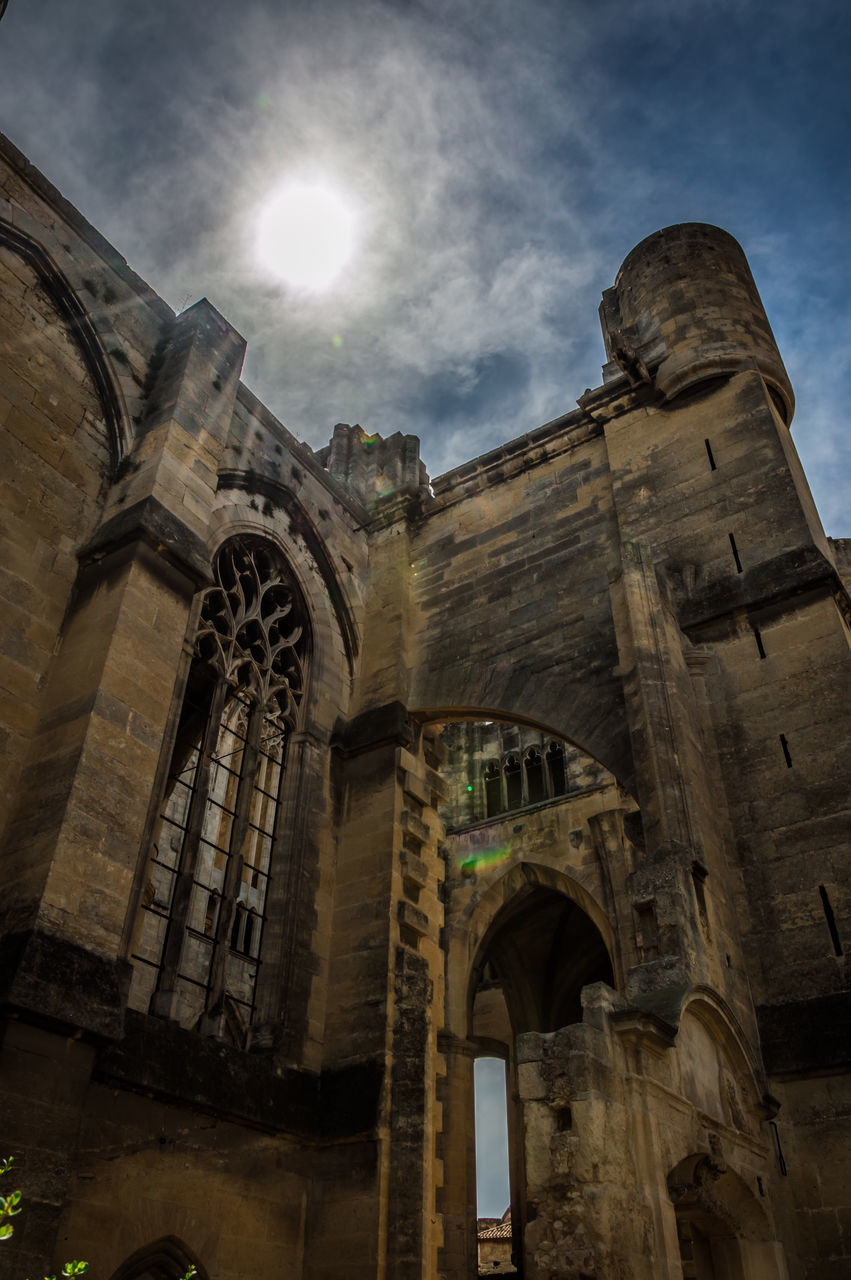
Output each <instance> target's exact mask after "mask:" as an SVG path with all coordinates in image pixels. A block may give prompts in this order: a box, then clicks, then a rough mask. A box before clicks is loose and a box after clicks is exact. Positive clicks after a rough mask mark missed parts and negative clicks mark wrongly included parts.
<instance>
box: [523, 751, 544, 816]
mask: <svg viewBox="0 0 851 1280" xmlns="http://www.w3.org/2000/svg"><path fill="white" fill-rule="evenodd" d="M524 764H525V766H526V794H527V795H528V797H529V803H530V804H540V803H541V801H542V800H546V798H547V796H546V791H545V790H544V762H543V760H542V759H541V753H540V751H536V750H535V748H534V747H532V748H531V749H530V750H529V753H528V754H527V756H526V759H525V761H524Z"/></svg>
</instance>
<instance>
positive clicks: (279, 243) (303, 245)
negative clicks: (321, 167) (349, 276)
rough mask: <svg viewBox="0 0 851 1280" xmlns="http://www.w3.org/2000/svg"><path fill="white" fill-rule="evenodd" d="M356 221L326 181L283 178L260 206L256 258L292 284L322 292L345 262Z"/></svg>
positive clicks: (265, 267)
mask: <svg viewBox="0 0 851 1280" xmlns="http://www.w3.org/2000/svg"><path fill="white" fill-rule="evenodd" d="M355 225H356V217H355V212H354V209H353V207H352V205H351V203H350V202H349V201H347V200H346V198H345V197H344V196H343V195H342V194H341V192H340V191H338V190H337V189H336V188H335V187H334V186H332V185H331V184H330V183H328V182H320V181H313V182H309V181H297V180H291V181H288V182H285V183H284V184H283V185H282V186H280V187H278V188H277V189H276V190H275V191H273V192H272V193H271V195H270V196H269V197H268V199H267V200H266V201H265V203H264V204H263V205H262V206H261V208H260V212H259V215H258V218H257V238H256V241H255V252H256V257H257V261H258V263H259V265H260V266H261V268H263V269H264V270H265V271H268V272H271V273H272V274H273V275H275V276H277V277H279V278H280V279H281V280H283V281H285V282H286V283H287V284H288V285H291V286H292V287H294V288H299V289H306V290H310V291H312V292H317V293H318V292H321V291H323V290H325V289H328V288H330V286H331V285H332V284H334V282H335V281H336V280H337V279H338V277H339V276H340V274H341V272H342V270H343V268H344V267H345V265H346V263H347V262H348V261H349V260H350V258H351V256H352V252H353V250H354V244H355Z"/></svg>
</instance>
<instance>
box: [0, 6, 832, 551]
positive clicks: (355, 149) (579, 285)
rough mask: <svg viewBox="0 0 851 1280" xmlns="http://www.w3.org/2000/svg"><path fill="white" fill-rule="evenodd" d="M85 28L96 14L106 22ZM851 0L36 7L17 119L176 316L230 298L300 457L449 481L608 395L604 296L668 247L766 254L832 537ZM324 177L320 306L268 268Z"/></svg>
mask: <svg viewBox="0 0 851 1280" xmlns="http://www.w3.org/2000/svg"><path fill="white" fill-rule="evenodd" d="M83 14H85V20H83V21H81V17H82V15H83ZM849 15H851V9H849V7H848V6H847V5H846V4H845V3H839V2H838V0H810V2H809V3H808V4H806V5H802V4H798V3H796V4H792V3H788V2H787V0H775V2H774V3H767V2H764V0H644V2H638V0H632V2H628V0H525V2H523V3H521V2H520V0H420V2H419V3H416V2H414V0H409V2H407V3H401V2H400V3H390V2H389V0H385V2H384V3H374V2H367V3H361V2H358V0H348V2H347V3H341V2H340V0H310V3H301V2H300V0H297V2H294V3H286V2H282V0H243V2H242V3H241V4H240V5H239V6H235V5H233V4H230V3H228V4H225V3H224V0H206V2H205V4H203V5H201V4H198V3H197V2H196V0H151V2H150V3H148V4H146V5H139V4H137V3H130V0H80V2H79V3H78V4H76V5H74V6H69V5H68V4H67V3H65V2H64V0H11V2H10V4H9V7H8V9H7V11H6V14H5V17H4V18H3V20H2V26H0V126H2V128H3V130H4V131H5V132H6V133H7V134H8V135H9V136H10V137H11V138H12V140H13V141H14V142H15V143H16V144H17V145H18V146H19V147H20V148H21V149H22V150H23V151H24V152H25V153H26V154H27V155H28V156H29V158H30V159H31V160H32V162H33V163H34V164H36V165H37V166H38V167H39V168H40V169H42V171H43V172H44V173H45V174H46V175H47V176H48V177H49V178H50V179H51V180H52V181H53V182H54V183H55V184H56V185H57V186H58V187H59V189H60V190H61V191H62V192H63V194H64V195H66V196H67V197H68V198H69V199H70V200H71V201H72V202H73V203H75V204H76V205H77V206H78V208H80V209H81V211H82V212H83V213H84V214H85V215H86V216H87V217H88V218H89V219H90V220H91V221H92V222H93V223H94V224H95V226H97V227H98V229H99V230H100V231H102V232H103V233H104V234H105V235H106V236H107V237H108V238H109V239H110V240H111V241H112V242H113V243H114V244H115V246H116V247H117V248H118V249H119V251H120V252H121V253H122V254H124V256H125V257H126V258H127V259H128V261H129V262H130V264H131V265H132V266H133V267H134V268H135V269H136V270H137V271H138V272H139V273H140V274H141V275H142V276H143V277H144V278H145V279H147V280H148V281H149V282H150V283H151V284H152V285H153V286H154V288H156V289H157V290H158V291H159V292H160V293H161V294H162V295H163V296H164V297H165V298H166V300H167V301H168V302H170V303H171V304H172V305H173V306H175V307H176V308H182V307H183V306H185V305H187V304H188V303H190V302H192V301H194V300H195V299H196V298H198V297H200V296H204V295H206V296H207V297H209V298H210V300H211V301H212V302H213V303H214V304H215V305H216V306H217V307H219V309H220V310H221V311H223V312H224V314H225V315H226V316H227V317H228V319H229V320H230V321H231V322H232V323H233V324H234V325H235V326H236V327H237V328H238V329H239V330H240V332H242V333H243V334H244V335H245V337H246V338H247V339H248V342H249V354H248V358H247V362H246V367H245V374H244V376H245V380H246V382H247V383H248V384H249V386H251V387H252V389H253V390H254V391H255V392H257V394H258V395H260V396H261V398H262V399H263V400H265V401H266V402H267V403H268V404H269V406H270V408H272V410H273V411H274V412H275V413H276V414H277V416H278V417H280V418H281V420H282V421H283V422H285V423H286V425H287V426H288V427H289V428H290V429H291V430H292V431H293V432H294V433H295V434H296V435H298V436H299V437H300V438H301V439H304V440H306V441H307V442H308V443H309V444H311V445H312V446H314V447H319V446H321V445H322V444H324V443H325V442H326V441H327V439H328V437H329V435H330V430H331V428H332V426H333V424H334V423H335V422H337V421H346V422H355V421H359V422H360V423H361V424H362V425H364V426H365V427H367V428H369V429H371V430H377V431H380V432H381V433H382V434H384V435H386V434H390V433H391V432H393V431H395V430H403V431H411V432H414V433H416V434H417V435H419V436H420V438H421V441H422V454H423V457H424V459H425V462H426V465H427V467H428V469H429V471H430V473H431V474H432V475H437V474H439V473H440V472H441V471H444V470H446V469H447V468H449V467H451V466H454V465H456V464H458V463H460V462H463V461H465V460H466V459H468V458H471V457H474V456H476V455H477V454H479V453H481V452H483V451H485V450H487V449H489V448H492V447H494V446H495V445H497V444H499V443H501V442H503V441H505V440H507V439H510V438H512V437H513V436H515V435H517V434H519V433H521V432H523V431H526V430H529V429H531V428H533V427H535V426H537V425H539V424H540V423H542V422H544V421H546V420H548V419H550V418H552V417H555V416H556V415H558V414H560V413H563V412H565V411H567V410H569V409H570V408H572V407H573V405H574V403H575V400H576V397H577V396H579V395H581V393H582V392H583V391H584V389H585V388H586V387H588V386H596V385H598V384H599V382H600V366H601V364H602V361H603V347H602V341H601V338H600V333H599V325H598V321H597V314H596V310H597V305H598V302H599V298H600V294H601V292H602V290H603V289H604V288H606V287H607V286H608V285H610V284H611V283H612V281H613V279H614V276H615V272H616V271H617V268H618V266H619V265H620V263H621V261H622V260H623V258H624V257H625V255H626V254H627V253H628V251H629V250H630V249H631V248H632V247H633V246H634V245H635V244H637V243H638V241H639V240H641V239H642V238H643V237H644V236H645V235H648V234H649V233H650V232H652V231H654V230H656V229H657V228H659V227H662V226H667V225H670V224H671V223H674V222H682V221H707V222H714V223H717V224H718V225H720V226H723V227H725V228H726V229H727V230H729V231H731V232H732V233H733V235H735V236H736V237H737V238H738V239H739V240H740V242H741V243H742V245H743V247H744V248H745V251H746V253H747V254H748V257H749V259H750V262H751V266H752V269H753V271H754V275H755V276H756V280H757V284H758V286H759V288H760V290H761V292H762V296H763V300H764V302H765V305H766V309H767V311H768V315H769V319H770V320H771V322H772V325H773V327H774V330H775V334H776V336H777V339H778V343H779V345H780V348H781V351H782V354H783V356H784V359H785V360H786V363H787V367H788V369H789V372H790V376H791V378H792V382H793V384H794V386H795V390H796V393H797V398H798V412H797V415H796V420H795V424H794V429H793V434H794V438H795V440H796V443H797V445H798V448H799V450H800V451H801V453H802V455H803V457H804V462H805V466H806V467H807V470H808V473H809V475H810V479H811V482H812V484H813V488H814V491H815V493H816V497H817V501H818V503H819V506H820V508H821V511H822V515H823V518H824V521H825V524H826V527H827V530H828V532H829V533H832V534H834V536H842V535H848V534H849V533H851V519H849V516H848V514H847V503H846V502H845V500H844V489H843V485H842V478H843V476H844V474H847V470H848V463H849V453H851V444H849V439H848V433H847V430H846V429H845V425H844V419H845V403H844V395H843V390H842V389H843V384H844V381H845V378H846V377H847V374H848V366H849V353H848V347H849V343H848V328H849V325H848V320H849V302H848V296H849V294H848V289H847V287H846V274H847V269H848V264H849V254H848V225H849V217H848V203H849V201H848V195H849V147H848V136H849V116H851V105H849V104H851V95H849V93H848V90H847V85H848V84H849V83H851V55H850V54H849V47H851V46H850V45H849V28H851V16H849ZM305 170H310V171H312V172H321V173H323V174H326V175H328V176H329V177H330V178H331V179H332V180H333V181H334V182H335V183H336V184H337V185H338V186H339V187H341V188H342V189H343V190H344V191H346V192H348V193H350V195H351V198H352V199H353V201H354V202H355V203H356V206H357V208H358V210H359V216H360V225H361V238H360V246H359V251H358V252H357V254H356V255H355V257H354V259H353V261H352V263H351V265H350V268H349V269H348V270H347V271H346V272H345V273H344V275H343V276H342V277H341V279H340V281H339V282H338V284H337V286H336V288H335V289H333V290H332V291H330V292H329V293H327V294H325V295H321V296H310V295H306V294H304V293H303V292H302V293H299V292H297V291H292V290H287V289H286V287H284V286H282V285H281V284H279V283H276V282H274V281H271V280H270V279H269V278H268V276H266V275H264V274H263V273H262V272H261V271H260V270H259V269H258V267H257V265H256V263H255V261H254V259H253V257H252V251H251V250H252V239H251V232H252V227H253V225H254V220H255V217H256V210H257V208H258V206H259V205H260V203H261V202H262V200H263V198H264V196H265V195H266V194H268V192H269V191H270V190H271V188H272V187H274V186H275V185H276V183H277V182H278V181H279V180H280V179H281V178H282V177H284V176H286V175H287V174H288V173H291V172H296V171H299V172H303V171H305Z"/></svg>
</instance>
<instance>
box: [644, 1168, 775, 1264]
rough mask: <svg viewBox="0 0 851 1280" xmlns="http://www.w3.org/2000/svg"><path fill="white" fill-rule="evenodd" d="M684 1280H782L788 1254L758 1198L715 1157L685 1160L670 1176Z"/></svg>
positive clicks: (669, 1189)
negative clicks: (773, 1230) (777, 1238)
mask: <svg viewBox="0 0 851 1280" xmlns="http://www.w3.org/2000/svg"><path fill="white" fill-rule="evenodd" d="M668 1194H669V1195H670V1197H671V1203H672V1204H673V1206H674V1212H675V1214H676V1220H677V1242H678V1244H679V1250H680V1263H681V1265H682V1269H683V1280H777V1277H780V1276H785V1275H786V1267H785V1263H784V1260H783V1251H782V1248H781V1246H780V1244H779V1243H778V1242H777V1241H774V1240H772V1239H771V1235H772V1232H771V1230H770V1228H769V1224H768V1219H767V1217H766V1214H765V1212H764V1211H763V1209H762V1207H761V1205H760V1204H759V1202H758V1200H757V1198H756V1196H755V1195H754V1193H753V1192H752V1191H751V1190H750V1188H749V1187H748V1186H747V1184H746V1183H745V1182H744V1181H743V1180H742V1179H741V1178H740V1177H739V1176H738V1175H737V1174H736V1173H734V1172H733V1171H732V1170H731V1169H728V1168H726V1167H725V1165H724V1164H723V1163H721V1162H719V1161H718V1160H716V1159H714V1158H713V1157H712V1156H709V1155H706V1154H695V1155H691V1156H687V1157H686V1159H685V1160H681V1161H680V1163H679V1164H678V1165H677V1166H676V1168H675V1169H673V1170H672V1172H671V1173H670V1174H669V1175H668Z"/></svg>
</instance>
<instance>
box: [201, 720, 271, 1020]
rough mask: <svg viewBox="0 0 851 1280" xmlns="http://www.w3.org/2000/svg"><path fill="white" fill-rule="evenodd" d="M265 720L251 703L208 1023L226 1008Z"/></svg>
mask: <svg viewBox="0 0 851 1280" xmlns="http://www.w3.org/2000/svg"><path fill="white" fill-rule="evenodd" d="M263 718H264V717H263V708H262V707H261V706H260V704H259V703H258V702H252V704H251V710H250V711H249V714H248V724H247V726H246V731H245V745H244V746H243V749H242V768H241V770H240V777H239V786H238V787H237V793H236V806H235V813H234V820H233V824H232V826H231V830H230V840H229V841H228V860H227V866H226V868H225V876H224V882H223V884H222V899H221V904H220V906H219V917H218V920H217V921H216V932H215V937H214V940H213V955H212V959H211V961H210V976H209V980H208V984H207V1007H206V1014H205V1021H206V1020H207V1019H210V1020H212V1021H213V1022H216V1021H217V1020H218V1019H219V1018H220V1017H221V1014H222V1011H223V1007H224V996H225V982H226V977H227V973H226V970H227V956H228V950H229V943H230V931H231V925H232V922H233V913H234V909H235V906H236V900H237V897H238V896H239V888H240V885H241V884H242V868H243V856H242V850H243V846H244V845H245V841H246V838H247V836H248V825H249V821H250V819H251V799H252V796H253V794H254V784H255V781H256V776H257V763H258V757H259V754H260V733H261V730H262V728H263ZM214 1029H215V1028H214V1027H212V1026H211V1027H210V1028H209V1030H214Z"/></svg>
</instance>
